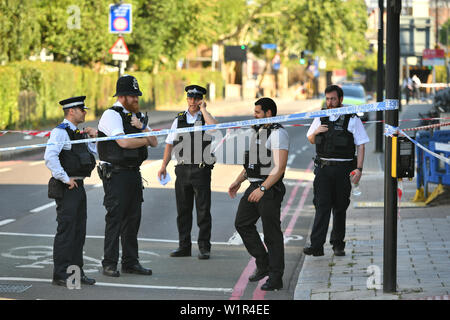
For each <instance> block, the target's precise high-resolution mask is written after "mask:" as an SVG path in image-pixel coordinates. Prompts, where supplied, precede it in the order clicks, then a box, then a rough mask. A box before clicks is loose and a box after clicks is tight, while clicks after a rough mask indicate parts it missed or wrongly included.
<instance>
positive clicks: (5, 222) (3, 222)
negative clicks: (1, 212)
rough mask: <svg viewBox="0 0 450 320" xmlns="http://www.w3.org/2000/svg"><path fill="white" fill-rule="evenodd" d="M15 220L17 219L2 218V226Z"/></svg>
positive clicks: (0, 224)
mask: <svg viewBox="0 0 450 320" xmlns="http://www.w3.org/2000/svg"><path fill="white" fill-rule="evenodd" d="M14 221H16V219H5V220H2V221H0V226H4V225H5V224H8V223H11V222H14Z"/></svg>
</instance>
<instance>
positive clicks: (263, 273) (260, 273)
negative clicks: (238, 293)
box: [248, 268, 269, 282]
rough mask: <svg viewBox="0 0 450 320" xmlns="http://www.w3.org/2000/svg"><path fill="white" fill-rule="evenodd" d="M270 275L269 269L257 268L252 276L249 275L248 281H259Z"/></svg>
mask: <svg viewBox="0 0 450 320" xmlns="http://www.w3.org/2000/svg"><path fill="white" fill-rule="evenodd" d="M268 275H269V270H268V269H264V270H260V269H258V268H256V270H255V272H253V274H252V275H251V276H250V277H248V281H250V282H254V281H259V280H261V279H262V278H264V277H266V276H268Z"/></svg>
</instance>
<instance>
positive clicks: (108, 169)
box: [97, 162, 139, 180]
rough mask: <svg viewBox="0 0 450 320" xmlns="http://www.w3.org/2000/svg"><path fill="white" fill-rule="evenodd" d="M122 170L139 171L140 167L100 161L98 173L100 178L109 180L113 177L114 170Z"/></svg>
mask: <svg viewBox="0 0 450 320" xmlns="http://www.w3.org/2000/svg"><path fill="white" fill-rule="evenodd" d="M120 171H139V167H128V166H122V165H118V164H111V163H106V162H104V163H99V164H98V165H97V173H98V176H99V177H100V179H102V180H105V179H106V180H109V179H111V175H112V173H113V172H120Z"/></svg>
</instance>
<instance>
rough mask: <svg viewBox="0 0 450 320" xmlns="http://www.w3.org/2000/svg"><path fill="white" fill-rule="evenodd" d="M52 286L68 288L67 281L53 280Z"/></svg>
mask: <svg viewBox="0 0 450 320" xmlns="http://www.w3.org/2000/svg"><path fill="white" fill-rule="evenodd" d="M52 285H54V286H61V287H67V284H66V280H65V279H53V281H52Z"/></svg>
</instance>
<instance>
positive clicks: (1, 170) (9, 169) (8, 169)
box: [0, 168, 11, 173]
mask: <svg viewBox="0 0 450 320" xmlns="http://www.w3.org/2000/svg"><path fill="white" fill-rule="evenodd" d="M6 171H11V168H2V169H0V173H2V172H6Z"/></svg>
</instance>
